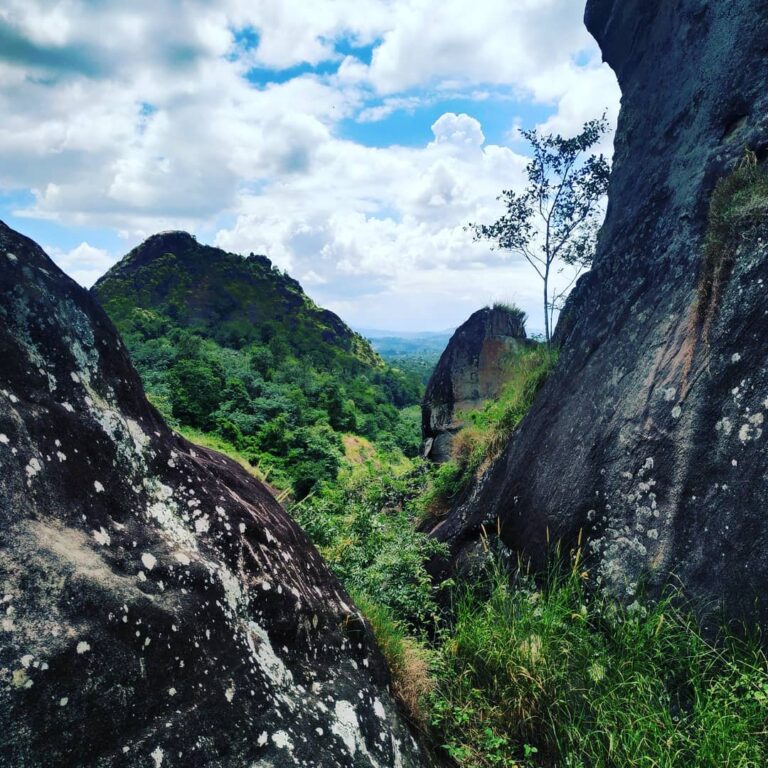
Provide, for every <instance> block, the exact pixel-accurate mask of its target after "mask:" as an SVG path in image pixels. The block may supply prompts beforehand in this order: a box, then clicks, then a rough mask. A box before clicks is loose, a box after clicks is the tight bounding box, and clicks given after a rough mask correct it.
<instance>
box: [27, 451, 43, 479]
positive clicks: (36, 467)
mask: <svg viewBox="0 0 768 768" xmlns="http://www.w3.org/2000/svg"><path fill="white" fill-rule="evenodd" d="M25 469H26V472H27V477H28V478H29V479H30V480H31V479H32V478H33V477H34V476H35V475H36V474H37V473H38V472H40V471H41V470H42V466H41V465H40V462H39V461H38V460H37V458H36V457H34V456H33V457H32V458H31V459H30V460H29V464H27V466H26V468H25Z"/></svg>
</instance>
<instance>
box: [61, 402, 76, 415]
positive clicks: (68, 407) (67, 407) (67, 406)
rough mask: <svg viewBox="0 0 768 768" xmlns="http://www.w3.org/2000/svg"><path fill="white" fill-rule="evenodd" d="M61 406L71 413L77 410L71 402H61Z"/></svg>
mask: <svg viewBox="0 0 768 768" xmlns="http://www.w3.org/2000/svg"><path fill="white" fill-rule="evenodd" d="M61 407H62V408H63V409H64V410H65V411H69V412H70V413H74V412H75V409H74V408H73V407H72V406H71V405H70V404H69V403H62V404H61Z"/></svg>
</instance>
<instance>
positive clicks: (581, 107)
mask: <svg viewBox="0 0 768 768" xmlns="http://www.w3.org/2000/svg"><path fill="white" fill-rule="evenodd" d="M581 6H582V4H581V3H574V2H573V0H514V1H513V2H510V0H486V1H485V2H483V3H480V4H475V5H474V6H471V7H470V6H468V5H467V3H466V2H465V0H398V2H391V0H317V1H316V2H313V3H307V2H305V0H260V2H257V3H254V2H252V0H217V1H216V2H209V1H208V0H189V1H188V2H187V3H184V4H181V5H178V4H177V5H175V6H174V8H173V9H169V7H168V6H167V5H166V4H163V3H157V2H150V0H135V1H134V2H131V3H118V2H117V0H102V1H101V2H99V3H93V2H90V0H68V2H66V3H58V4H56V5H55V6H54V7H51V6H50V4H49V3H47V2H44V1H43V0H6V2H5V3H4V7H3V9H2V10H0V110H2V112H3V115H4V117H3V121H2V124H1V125H0V187H5V188H7V189H14V190H19V189H21V190H29V191H30V192H32V195H33V199H34V202H33V203H32V204H31V205H29V206H27V207H26V209H25V210H24V211H21V212H18V213H21V214H23V215H26V216H28V217H38V218H47V219H53V220H56V221H58V222H60V223H62V224H64V225H66V226H70V227H74V228H77V227H89V228H104V229H109V230H112V231H115V232H118V233H120V234H121V235H122V236H123V237H124V238H125V243H126V250H127V249H128V247H129V246H130V245H133V244H134V243H135V242H136V241H137V240H139V239H140V238H142V237H145V236H147V235H149V234H151V233H152V232H154V231H157V230H160V229H168V228H184V229H190V230H192V231H197V232H200V231H201V230H205V231H216V232H218V234H217V237H216V239H217V242H218V243H219V244H221V245H223V246H225V247H228V248H230V249H233V250H238V251H245V252H250V251H256V252H266V253H267V254H268V255H270V256H271V257H272V258H273V259H274V260H275V261H276V262H277V263H278V264H279V265H280V266H282V267H284V268H288V269H290V270H291V271H292V272H293V273H294V274H296V275H297V276H299V278H300V279H303V280H304V281H305V282H306V283H307V286H308V287H310V286H311V288H312V292H313V293H315V294H316V295H317V296H318V297H319V298H321V299H322V300H324V301H326V302H329V303H330V304H331V305H332V306H334V307H335V308H338V309H343V310H344V312H345V315H346V317H347V318H348V319H349V320H351V321H353V322H356V323H358V324H364V325H371V324H373V322H368V321H367V320H366V318H367V317H368V316H369V314H370V313H372V312H374V313H376V312H381V316H382V318H386V317H394V316H395V315H396V308H399V311H400V312H405V313H406V314H405V315H403V318H404V319H403V320H402V323H401V325H403V324H406V323H408V322H410V320H408V318H411V319H412V320H413V322H414V323H416V322H417V318H418V323H427V319H428V318H430V317H431V318H433V320H432V321H430V322H429V323H428V325H429V326H430V327H441V326H444V325H451V324H456V323H457V322H459V321H460V320H461V319H462V315H463V314H466V311H467V310H471V309H472V306H471V304H472V302H474V303H475V304H477V303H482V302H483V301H485V300H492V299H493V298H511V296H508V295H506V294H505V295H503V296H496V295H495V293H494V292H495V291H496V287H497V286H503V289H502V288H500V289H499V290H501V291H502V293H503V292H504V291H507V290H509V292H511V293H517V294H519V295H520V296H521V297H522V298H521V299H520V300H521V301H528V300H529V299H528V298H527V297H529V296H530V297H533V296H534V295H535V292H536V290H535V289H537V286H536V284H535V281H534V280H532V279H531V278H530V276H528V275H527V273H526V271H525V270H524V269H520V270H518V269H517V266H515V265H512V264H510V263H509V262H505V261H503V260H502V259H501V258H500V256H499V254H491V253H490V252H489V251H488V250H487V248H485V247H484V246H481V245H478V244H473V243H472V242H471V238H470V237H469V235H468V233H467V232H465V231H464V229H463V226H464V225H465V224H466V223H467V222H469V221H474V220H480V221H482V220H490V219H491V217H494V218H495V216H496V215H497V214H498V212H499V211H498V204H497V203H496V201H495V197H496V195H497V194H498V193H499V192H500V190H501V189H503V188H508V187H510V186H513V185H514V184H516V183H519V182H520V181H521V180H522V178H523V176H522V168H523V165H524V162H525V160H524V158H523V157H522V156H521V155H520V154H518V153H516V152H515V151H513V149H512V148H510V146H502V145H499V144H489V143H487V142H486V139H485V136H484V130H483V126H482V125H481V123H480V121H479V120H478V119H477V118H476V116H473V115H472V114H457V113H456V112H455V111H454V110H453V109H449V108H447V107H446V108H445V109H444V114H442V116H440V117H439V118H438V119H437V120H436V121H434V124H433V125H432V131H433V139H432V140H431V141H428V142H427V141H423V142H422V143H421V145H419V146H402V145H405V144H413V142H407V141H401V140H399V139H398V138H397V137H396V136H393V137H392V140H391V141H390V142H389V143H390V146H385V147H379V148H376V147H369V146H364V145H362V144H360V143H355V142H353V141H350V140H345V139H343V138H342V137H343V136H344V135H345V133H344V130H345V125H346V124H347V123H346V122H345V121H350V120H354V121H358V122H359V124H361V125H363V126H365V125H366V124H370V123H373V122H376V121H381V120H384V119H385V118H392V117H393V116H395V115H396V114H397V113H410V114H411V115H412V117H411V118H410V119H411V120H413V119H415V116H418V115H420V114H422V110H424V111H426V109H425V108H426V107H429V108H430V110H432V114H434V109H435V107H436V105H439V104H440V103H441V102H444V101H447V100H449V99H453V100H455V99H462V101H463V102H464V103H466V102H469V103H471V102H472V101H475V102H477V103H480V102H483V103H484V109H487V102H491V101H493V100H494V99H505V100H507V101H505V103H509V100H510V99H512V98H515V99H517V100H518V101H519V102H520V103H521V104H522V105H525V103H527V102H535V103H536V104H539V105H546V106H547V108H548V110H549V111H550V112H551V116H550V117H549V118H548V119H547V120H546V122H545V128H546V129H547V130H556V131H560V132H563V133H570V132H572V131H573V130H575V129H577V128H578V127H579V126H580V125H581V123H583V121H584V120H585V119H588V118H591V117H594V116H596V115H598V114H600V113H601V112H602V111H603V109H605V108H608V110H609V115H610V116H611V117H613V115H614V114H615V108H616V104H617V101H618V100H617V91H616V85H615V79H614V78H613V75H612V74H611V73H610V72H609V71H608V70H607V69H606V68H605V67H604V66H603V65H601V64H600V63H599V61H598V59H597V57H596V55H595V47H594V44H593V43H592V42H591V41H590V38H589V37H588V35H587V33H586V31H585V30H584V28H583V26H582V24H581V11H582V7H581ZM246 28H248V29H250V30H252V32H251V33H248V34H240V32H241V31H242V30H243V29H246ZM341 40H343V41H344V42H345V45H344V47H343V53H339V52H338V51H337V47H336V43H337V42H338V41H341ZM4 41H5V43H8V44H4ZM11 43H13V44H11ZM365 45H373V53H372V58H371V63H370V65H369V64H367V63H366V60H365V57H362V58H359V57H357V56H355V55H354V50H355V46H365ZM350 51H351V53H350ZM323 62H334V67H336V66H338V69H337V71H336V72H335V73H333V74H323V75H321V74H313V73H311V72H304V73H299V74H296V73H295V72H289V73H287V74H284V76H281V77H277V78H275V80H276V81H275V82H272V83H269V84H266V85H264V84H261V85H259V84H255V83H254V82H251V81H249V80H248V78H247V77H246V75H247V74H248V72H249V70H251V68H253V67H261V68H273V69H285V68H290V67H295V66H297V65H302V64H310V65H317V64H320V63H323ZM464 109H466V111H468V112H470V113H471V112H472V110H471V109H467V108H466V107H464ZM438 114H439V112H438ZM511 146H513V147H515V148H517V147H518V145H517V144H516V143H512V145H511ZM89 248H91V246H89V245H88V244H87V243H83V244H82V245H81V246H79V247H78V248H77V249H74V250H73V251H71V252H69V253H66V254H63V253H60V252H57V259H58V261H59V263H61V264H62V265H64V268H65V269H67V271H69V272H70V274H73V275H74V276H76V277H77V279H79V280H81V281H83V282H87V283H88V282H92V281H93V279H95V277H97V276H98V274H97V272H98V270H99V269H103V268H105V267H106V266H108V262H109V261H110V258H109V256H108V255H107V254H106V253H105V252H102V251H99V250H98V249H92V248H91V251H88V249H89ZM480 265H483V266H480ZM504 275H510V276H513V278H514V279H510V280H509V281H508V280H506V279H504ZM486 280H487V284H486V283H485V282H484V281H486ZM508 286H509V288H508ZM486 297H487V298H486ZM531 302H532V303H531V307H532V310H533V307H534V305H533V299H532V298H531ZM427 307H429V308H430V309H429V310H427V309H425V308H427ZM404 308H407V310H406V309H404ZM534 311H535V310H534ZM376 324H380V323H378V321H377V322H376Z"/></svg>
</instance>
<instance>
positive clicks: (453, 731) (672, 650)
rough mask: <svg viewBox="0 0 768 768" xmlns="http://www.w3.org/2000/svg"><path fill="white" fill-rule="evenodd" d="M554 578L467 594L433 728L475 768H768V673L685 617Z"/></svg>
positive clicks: (754, 658)
mask: <svg viewBox="0 0 768 768" xmlns="http://www.w3.org/2000/svg"><path fill="white" fill-rule="evenodd" d="M585 578H586V573H584V572H581V573H580V572H579V569H578V568H571V569H567V570H566V571H565V572H564V571H563V570H561V569H559V568H557V567H555V566H553V567H552V568H551V569H550V570H549V572H548V573H547V574H546V575H545V576H544V578H543V580H542V581H541V583H538V584H537V582H536V581H535V580H533V579H530V578H526V577H520V578H518V580H517V581H516V583H511V582H510V578H509V575H508V572H507V571H505V570H504V568H503V567H502V566H501V565H497V566H493V567H491V568H490V570H489V575H488V580H487V583H486V584H483V585H481V586H476V587H474V588H473V589H468V590H466V591H465V592H464V593H463V594H462V595H461V596H460V597H459V598H458V602H457V606H456V623H455V626H454V627H453V628H452V629H451V630H450V632H449V633H447V634H446V637H445V638H444V642H443V645H442V648H441V652H440V658H439V664H438V666H437V669H438V681H437V685H436V688H435V690H434V692H433V693H432V695H431V697H430V698H431V719H432V724H433V726H434V727H435V728H436V729H437V730H438V731H439V732H440V733H441V734H442V735H443V739H444V743H445V748H446V750H447V752H448V754H449V755H450V756H451V757H452V758H453V759H454V760H455V761H456V763H457V764H458V765H459V766H461V767H462V768H485V767H486V766H488V767H490V766H505V767H508V768H512V766H521V767H522V766H546V767H547V768H549V767H552V768H554V767H555V766H558V768H559V767H560V766H563V767H564V768H587V767H589V768H615V767H616V766H642V767H643V768H682V767H683V766H684V767H685V768H705V767H706V768H716V767H717V768H720V767H721V766H732V767H733V768H737V767H738V768H758V766H765V765H768V731H767V727H768V662H767V661H766V657H765V655H764V654H763V653H762V652H761V651H760V650H759V646H758V644H757V643H754V644H752V643H750V642H747V641H743V640H740V639H738V638H737V637H736V636H735V635H734V634H732V633H730V632H727V631H724V632H723V634H722V636H721V637H720V638H719V642H718V643H717V644H711V643H710V642H708V641H707V640H705V639H704V638H703V637H702V635H701V634H700V632H699V630H698V628H697V624H696V622H695V620H694V619H693V618H692V617H691V616H690V615H689V614H687V613H686V612H685V611H684V610H682V609H680V608H678V607H676V606H677V605H678V604H679V595H669V596H667V597H666V598H665V599H663V600H661V601H659V602H657V603H651V602H642V601H640V602H636V603H634V604H632V605H630V606H628V607H623V606H620V605H617V604H615V603H613V602H611V601H610V599H609V598H606V597H601V596H599V595H595V594H593V593H592V592H591V591H590V590H589V589H588V588H587V584H586V580H585Z"/></svg>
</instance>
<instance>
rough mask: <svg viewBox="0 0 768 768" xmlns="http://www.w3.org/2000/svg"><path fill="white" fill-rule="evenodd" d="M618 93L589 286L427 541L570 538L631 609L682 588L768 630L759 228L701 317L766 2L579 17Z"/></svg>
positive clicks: (760, 115)
mask: <svg viewBox="0 0 768 768" xmlns="http://www.w3.org/2000/svg"><path fill="white" fill-rule="evenodd" d="M586 20H587V24H588V26H589V28H590V30H591V31H592V33H593V34H594V36H595V37H596V38H597V40H598V42H599V43H600V45H601V47H602V49H603V52H604V56H605V58H606V60H607V61H608V63H609V64H610V65H611V66H612V67H613V69H614V70H615V72H616V74H617V76H618V78H619V82H620V85H621V88H622V93H623V102H622V110H621V115H620V119H619V126H618V133H617V136H616V154H615V164H614V170H613V176H612V180H611V187H610V203H609V209H608V215H607V220H606V223H605V227H604V229H603V232H602V236H601V240H600V245H599V252H598V254H597V257H596V260H595V264H594V269H593V270H592V271H591V273H589V274H588V275H586V276H585V277H584V278H583V279H582V280H581V281H580V283H579V284H578V286H577V288H576V290H575V292H574V293H573V295H572V297H571V299H570V301H569V304H568V307H567V310H566V312H565V313H564V315H563V317H562V319H561V321H560V324H559V326H558V330H557V338H558V340H559V342H560V343H561V345H562V354H561V359H560V364H559V366H558V368H557V370H556V372H555V373H554V374H553V375H552V376H551V378H550V380H549V381H548V383H547V385H546V386H545V387H544V389H543V391H542V392H541V393H540V395H539V397H538V399H537V401H536V403H535V405H534V407H533V409H532V411H531V413H530V414H529V415H528V417H527V418H526V420H525V421H524V422H523V424H522V426H521V429H520V430H519V431H518V433H517V434H516V436H515V437H514V438H513V439H512V441H511V443H510V445H509V446H508V449H507V450H506V452H505V454H504V455H503V457H502V458H501V459H500V460H499V461H498V463H497V464H496V465H495V467H494V468H493V469H492V471H491V472H490V473H489V475H488V476H487V477H486V478H485V479H484V481H483V482H482V483H481V484H480V485H479V486H478V487H477V488H476V489H475V490H474V493H473V495H472V498H471V499H470V500H469V501H467V502H465V503H463V504H462V505H461V506H459V508H457V509H455V510H453V513H452V514H451V516H450V518H449V519H448V520H446V521H445V522H444V523H443V524H442V525H441V527H440V529H439V530H438V531H437V532H436V533H437V535H439V536H440V537H441V538H443V539H444V540H446V541H450V542H452V543H453V544H454V546H455V547H456V548H457V549H458V548H461V547H464V546H466V544H467V543H468V542H471V541H472V540H473V539H474V538H475V536H476V531H477V527H478V526H479V525H480V524H481V523H482V522H483V521H486V522H488V523H491V524H492V525H493V526H494V527H495V522H496V520H497V519H500V521H501V524H502V538H503V539H504V541H505V542H506V543H507V544H508V545H510V546H511V547H513V548H516V549H518V550H523V551H525V552H527V553H528V554H529V555H531V556H532V557H533V559H534V560H535V561H536V562H537V563H539V564H540V563H541V562H542V561H543V559H544V557H545V552H546V543H545V540H546V533H547V529H549V531H550V534H551V536H552V537H555V538H556V537H561V538H563V539H565V540H566V541H569V542H573V541H574V540H575V539H576V537H577V535H578V532H579V531H580V530H583V531H584V534H585V536H586V538H587V541H588V542H589V549H590V552H591V553H592V555H593V556H594V561H593V562H595V563H596V564H597V565H598V570H599V573H600V576H601V578H602V579H603V581H604V582H605V583H606V584H608V585H609V586H610V587H611V588H612V589H613V590H615V591H616V592H619V593H621V594H628V595H631V594H632V593H633V591H634V589H635V587H636V585H637V583H638V582H639V581H641V580H643V579H650V581H651V582H652V583H655V584H660V583H662V582H663V581H665V580H666V579H668V578H669V575H670V573H672V574H675V575H676V576H677V577H679V579H681V580H682V583H683V584H684V585H685V587H686V588H687V589H688V590H689V592H690V593H691V594H692V595H694V596H696V597H698V598H700V599H701V601H702V604H706V605H709V606H712V605H714V604H718V603H722V604H723V605H724V606H725V607H726V609H727V611H728V612H729V613H730V614H731V615H744V616H748V617H750V618H755V617H757V618H760V619H762V620H763V621H765V620H766V619H768V602H766V601H765V600H764V592H765V585H766V583H768V516H766V514H765V510H766V509H767V508H768V451H766V445H765V440H766V439H768V433H767V432H766V430H765V427H764V420H765V417H766V415H767V414H768V344H767V343H766V340H767V339H768V292H767V291H766V286H768V260H767V259H766V236H767V235H768V225H766V226H762V227H760V226H758V227H756V228H753V229H751V230H750V231H745V232H743V234H742V238H741V243H740V245H739V246H738V248H737V249H735V253H734V254H733V255H735V260H734V268H733V272H732V274H731V275H730V279H729V280H728V282H727V284H726V285H725V287H724V290H723V292H722V294H721V296H720V299H719V302H718V306H717V307H715V308H714V310H713V318H714V319H713V322H712V325H711V327H710V328H709V332H708V334H707V336H706V338H705V336H704V334H703V333H702V328H701V323H700V322H699V321H698V319H697V316H696V286H697V282H698V279H699V275H700V269H701V265H702V252H703V240H704V236H705V232H706V228H707V218H708V207H709V200H710V197H711V194H712V190H713V188H714V186H715V184H716V181H717V180H718V179H719V178H720V177H722V176H723V175H724V174H726V173H727V172H728V171H729V170H730V169H731V168H733V166H734V164H735V163H736V162H737V161H738V160H739V158H741V157H742V156H743V155H744V152H745V148H747V147H748V148H750V149H751V150H754V151H755V152H756V153H757V156H758V157H760V158H764V157H765V154H766V149H767V148H768V90H767V89H766V84H767V83H768V55H766V54H767V53H768V42H767V40H768V38H766V35H765V30H766V29H767V28H768V2H766V0H733V1H732V2H727V3H713V2H709V1H707V0H680V2H676V3H669V2H665V1H664V0H623V1H622V2H619V0H615V1H614V0H591V1H590V2H589V3H588V6H587V15H586Z"/></svg>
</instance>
